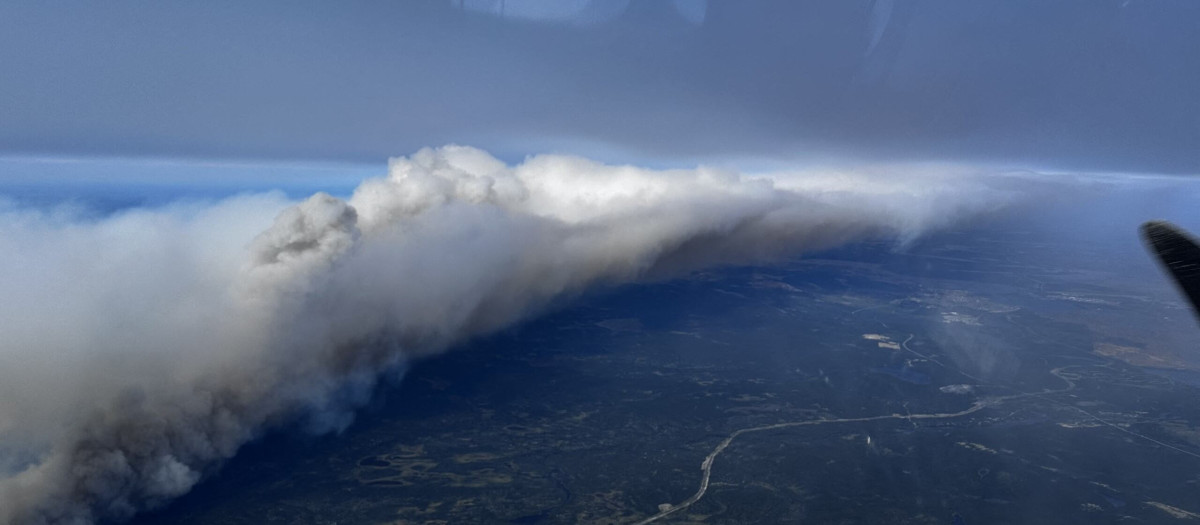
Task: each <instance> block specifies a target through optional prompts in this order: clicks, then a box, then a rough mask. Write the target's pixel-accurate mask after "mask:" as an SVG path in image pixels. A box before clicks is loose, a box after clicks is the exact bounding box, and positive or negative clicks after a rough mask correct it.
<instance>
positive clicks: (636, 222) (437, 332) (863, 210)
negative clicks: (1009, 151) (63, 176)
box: [0, 146, 1017, 524]
mask: <svg viewBox="0 0 1200 525" xmlns="http://www.w3.org/2000/svg"><path fill="white" fill-rule="evenodd" d="M1010 182H1011V181H1006V178H1004V177H982V176H973V175H966V174H957V173H946V172H943V173H941V174H929V173H923V174H913V173H907V174H906V173H887V174H878V175H863V174H855V175H851V174H844V173H834V174H830V173H803V174H800V173H798V174H776V175H771V176H765V175H764V176H747V175H741V174H737V173H732V172H728V171H720V170H712V169H705V168H699V169H695V170H671V171H651V170H646V169H640V168H636V167H630V166H610V165H603V164H599V163H595V162H592V161H589V160H586V159H582V158H576V157H567V156H538V157H532V158H529V159H527V160H526V161H525V162H524V163H522V164H520V165H518V166H508V165H505V164H504V163H502V162H500V161H498V160H496V159H495V158H493V157H492V156H490V155H489V154H487V153H485V152H483V151H479V150H475V149H471V148H465V147H457V146H450V147H445V148H441V149H436V150H435V149H426V150H422V151H420V152H418V153H416V154H415V155H412V156H411V157H407V158H399V159H394V160H393V161H392V162H391V164H390V166H389V170H388V175H387V176H386V177H385V178H379V179H373V180H368V181H366V182H364V183H362V185H361V186H359V187H358V188H357V190H356V191H355V192H354V194H353V196H352V197H351V198H350V199H349V200H347V201H343V200H341V199H338V198H335V197H332V196H329V195H326V194H317V195H314V196H312V197H311V198H309V199H307V200H305V201H303V202H300V203H291V202H288V201H287V200H286V199H284V198H283V197H282V196H280V195H272V194H267V195H254V196H239V197H234V198H230V199H227V200H225V201H222V202H219V203H215V204H210V205H199V204H177V205H173V206H168V207H164V208H158V209H139V210H132V211H126V212H122V213H119V214H116V215H114V216H111V217H107V218H103V219H99V220H96V219H89V220H84V219H81V218H79V217H77V216H75V215H73V214H72V213H71V212H70V211H69V210H67V211H64V210H58V211H54V212H47V211H30V210H23V209H19V208H15V207H12V206H10V207H8V208H7V209H5V208H0V275H2V276H3V277H2V278H0V296H2V297H4V298H5V299H4V300H3V301H0V326H2V327H3V334H2V337H0V523H3V524H10V523H13V524H15V523H90V522H94V521H96V520H98V519H104V518H115V519H121V518H124V517H128V516H130V515H132V514H134V513H135V512H137V511H138V510H140V509H144V508H149V507H153V506H156V505H160V504H162V503H163V502H165V501H167V500H169V499H171V498H173V497H176V496H179V495H180V494H183V493H185V492H187V491H188V490H189V489H190V488H191V487H192V486H193V485H194V484H195V483H197V482H198V481H199V480H200V479H201V478H203V477H204V476H206V475H209V474H211V473H212V472H213V469H214V468H216V466H218V465H219V464H220V462H221V461H222V460H224V459H226V458H229V457H231V456H232V455H233V454H234V453H235V452H236V451H237V449H238V448H239V447H240V446H241V445H243V444H245V443H246V442H248V441H250V440H252V439H254V438H255V437H256V436H258V435H259V434H261V433H262V432H263V431H264V430H265V429H269V428H271V427H272V426H273V425H278V424H280V423H283V422H287V421H294V420H296V418H298V417H303V418H307V419H306V420H308V421H311V422H312V425H313V427H314V429H315V430H317V431H329V430H336V429H339V428H343V427H344V426H345V425H346V424H347V423H348V422H349V419H350V417H351V416H352V413H353V412H352V411H353V409H354V408H355V407H356V406H358V405H360V404H361V403H362V402H363V401H364V399H365V397H366V396H367V395H369V392H370V391H371V389H372V388H373V386H374V383H375V381H376V380H377V378H378V377H379V376H380V374H381V373H384V372H385V371H388V370H395V369H397V368H398V367H401V366H402V365H403V364H404V363H405V362H406V361H408V360H410V359H413V358H416V357H420V356H424V355H430V354H435V353H437V352H440V351H443V350H445V349H446V348H447V347H448V346H450V345H452V344H454V343H456V342H460V341H463V340H464V339H466V338H470V337H472V336H476V335H479V334H484V333H487V332H489V331H493V330H496V329H499V328H502V327H505V326H508V325H511V324H512V323H515V322H517V321H519V320H521V319H522V318H525V317H527V316H529V315H531V314H533V313H536V312H537V311H538V310H539V309H540V308H544V307H545V306H546V305H547V304H548V303H549V302H551V301H557V300H561V299H562V298H564V297H570V296H572V295H573V294H578V293H580V292H581V291H583V290H585V289H587V288H589V287H593V286H597V285H604V284H613V283H623V282H629V281H636V280H639V279H649V278H662V277H670V276H675V275H681V274H683V273H684V272H687V271H689V270H693V269H697V268H701V267H704V266H708V265H713V264H730V263H740V262H750V261H761V260H765V259H769V258H771V257H777V256H782V255H788V254H794V253H798V252H802V251H805V250H813V249H819V248H823V247H830V246H834V245H836V244H838V243H843V242H847V241H850V240H854V239H860V238H863V237H892V238H896V239H899V240H901V241H903V240H906V239H912V238H914V237H915V236H916V235H919V234H920V233H921V232H924V231H927V230H929V229H930V228H937V227H940V226H945V225H948V224H951V223H954V222H955V221H958V220H961V219H963V218H966V217H968V216H970V215H972V214H976V213H980V212H986V211H989V210H992V209H996V208H998V207H1000V206H1003V205H1005V204H1006V203H1008V202H1010V201H1011V200H1012V199H1013V197H1014V196H1015V195H1016V193H1017V192H1016V191H1015V190H1014V186H1013V185H1011V184H1010Z"/></svg>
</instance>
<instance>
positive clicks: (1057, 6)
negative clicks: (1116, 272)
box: [0, 0, 1200, 178]
mask: <svg viewBox="0 0 1200 525" xmlns="http://www.w3.org/2000/svg"><path fill="white" fill-rule="evenodd" d="M547 5H548V4H547V3H545V2H538V1H535V0H507V1H506V2H500V1H499V0H461V1H460V0H436V1H435V0H428V1H420V0H417V1H405V2H336V3H333V2H287V3H283V2H225V1H212V2H193V3H184V2H129V1H114V2H103V3H96V2H55V3H47V2H38V1H22V0H14V1H8V2H4V3H2V4H0V70H2V71H0V72H2V74H0V115H3V118H0V156H8V157H12V156H30V155H35V156H49V157H110V156H116V157H153V158H188V159H254V160H268V161H281V160H282V161H289V162H297V161H305V162H307V161H319V162H327V163H328V162H335V163H336V162H352V163H373V164H375V165H381V162H382V160H383V159H385V158H387V157H389V156H396V155H404V154H408V153H411V152H413V151H415V150H416V149H418V148H420V147H424V146H429V145H441V144H445V143H462V144H470V145H474V146H478V147H482V148H485V149H488V150H489V151H492V152H494V153H495V154H496V155H497V156H499V157H500V158H503V159H506V160H510V161H515V160H519V159H520V158H521V157H523V156H524V155H526V154H529V153H536V152H545V151H556V152H568V153H578V154H583V155H591V156H595V157H599V158H601V159H603V160H607V161H614V162H633V163H640V164H647V165H654V164H687V165H694V164H695V163H697V162H723V161H730V162H737V161H748V162H749V161H754V162H765V161H777V162H781V163H829V162H894V161H921V162H924V161H938V162H963V163H982V164H988V165H1012V166H1021V167H1030V168H1035V169H1057V170H1092V171H1125V172H1153V173H1182V174H1190V173H1196V172H1198V171H1200V147H1198V145H1200V98H1198V97H1196V96H1195V93H1200V67H1197V64H1200V3H1197V2H1194V1H1191V0H1154V1H1148V0H1111V1H1110V0H1056V1H1044V0H1012V1H1006V2H994V1H973V0H911V1H904V0H839V1H823V2H815V1H808V0H788V1H775V2H768V1H745V2H742V1H739V2H715V1H712V2H706V1H704V0H676V1H662V2H657V1H654V2H649V1H647V2H636V1H629V0H590V1H589V0H571V1H567V2H561V3H554V4H549V5H552V6H553V7H554V8H553V9H550V8H549V7H547ZM5 171H6V172H5V173H4V174H3V176H4V177H6V178H11V177H13V176H19V174H18V175H14V174H13V173H12V172H11V171H9V170H7V169H6V170H5Z"/></svg>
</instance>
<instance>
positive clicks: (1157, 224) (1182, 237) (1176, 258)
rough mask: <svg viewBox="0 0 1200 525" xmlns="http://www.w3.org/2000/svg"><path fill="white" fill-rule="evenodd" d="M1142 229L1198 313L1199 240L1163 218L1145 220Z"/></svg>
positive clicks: (1199, 290)
mask: <svg viewBox="0 0 1200 525" xmlns="http://www.w3.org/2000/svg"><path fill="white" fill-rule="evenodd" d="M1141 230H1142V239H1143V240H1144V241H1145V242H1146V246H1147V247H1148V248H1150V251H1152V252H1154V254H1155V255H1157V256H1158V261H1159V262H1160V263H1162V266H1163V268H1165V269H1166V270H1167V272H1168V273H1170V274H1171V277H1173V278H1174V279H1175V283H1176V284H1178V285H1179V289H1180V290H1182V291H1183V294H1184V295H1186V296H1187V298H1188V301H1190V302H1191V303H1192V311H1193V312H1195V313H1196V315H1197V316H1200V243H1197V241H1196V239H1195V238H1193V237H1192V236H1191V235H1188V234H1187V232H1184V231H1183V230H1181V229H1179V228H1178V227H1176V226H1175V225H1173V224H1171V223H1169V222H1165V221H1150V222H1147V223H1145V224H1143V225H1142V228H1141Z"/></svg>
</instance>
